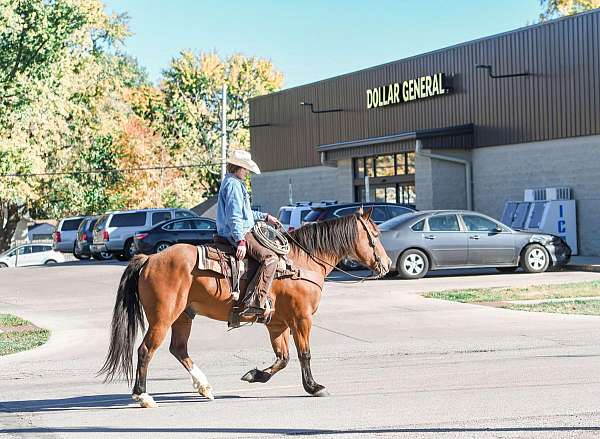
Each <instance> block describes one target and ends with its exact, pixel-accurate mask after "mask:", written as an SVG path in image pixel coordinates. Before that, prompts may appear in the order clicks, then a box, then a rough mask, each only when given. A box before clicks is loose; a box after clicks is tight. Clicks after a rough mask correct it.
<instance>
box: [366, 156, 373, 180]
mask: <svg viewBox="0 0 600 439" xmlns="http://www.w3.org/2000/svg"><path fill="white" fill-rule="evenodd" d="M365 172H366V174H367V176H368V177H375V173H374V168H373V157H367V158H365Z"/></svg>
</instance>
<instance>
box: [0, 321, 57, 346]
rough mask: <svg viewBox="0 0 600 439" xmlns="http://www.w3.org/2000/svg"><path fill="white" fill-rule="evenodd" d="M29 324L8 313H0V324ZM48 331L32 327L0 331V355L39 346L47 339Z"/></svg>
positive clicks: (14, 325)
mask: <svg viewBox="0 0 600 439" xmlns="http://www.w3.org/2000/svg"><path fill="white" fill-rule="evenodd" d="M26 325H31V322H29V321H27V320H23V319H21V318H19V317H17V316H13V315H10V314H0V326H2V327H4V328H5V329H4V330H5V331H6V328H7V327H17V326H26ZM49 337H50V331H48V330H46V329H41V328H37V327H32V329H31V330H28V331H16V332H8V331H6V332H2V333H0V355H8V354H14V353H16V352H21V351H26V350H28V349H32V348H35V347H37V346H41V345H43V344H44V343H46V342H47V341H48V338H49Z"/></svg>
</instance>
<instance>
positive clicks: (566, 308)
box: [506, 300, 600, 316]
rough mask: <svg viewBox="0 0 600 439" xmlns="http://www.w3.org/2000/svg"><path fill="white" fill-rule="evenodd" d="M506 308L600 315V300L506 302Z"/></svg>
mask: <svg viewBox="0 0 600 439" xmlns="http://www.w3.org/2000/svg"><path fill="white" fill-rule="evenodd" d="M506 308H509V309H516V310H520V311H533V312H554V313H560V314H585V315H591V316H600V300H573V301H569V302H550V303H540V304H537V305H517V304H516V303H507V304H506Z"/></svg>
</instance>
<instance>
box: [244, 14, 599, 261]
mask: <svg viewBox="0 0 600 439" xmlns="http://www.w3.org/2000/svg"><path fill="white" fill-rule="evenodd" d="M250 125H251V150H252V155H253V157H254V159H255V160H256V161H257V162H258V163H259V164H260V166H261V170H262V171H263V173H262V174H261V175H255V176H253V178H252V188H253V203H254V204H255V205H259V206H261V208H262V209H263V210H265V211H270V212H276V211H277V209H278V208H279V206H281V205H284V204H287V203H288V200H289V192H290V182H291V192H292V197H293V199H294V200H320V199H337V200H338V201H340V202H345V201H361V200H365V199H366V196H367V195H366V191H365V187H366V185H368V187H369V199H370V200H371V201H376V200H382V201H383V200H385V201H392V202H393V201H395V202H415V203H416V205H417V208H418V209H421V210H422V209H453V208H472V209H473V210H477V211H480V212H483V213H485V214H488V215H490V216H492V217H495V218H500V216H501V214H502V212H503V208H504V205H505V203H506V202H507V201H509V200H523V193H524V190H525V189H528V188H543V187H569V188H571V194H572V197H573V198H575V199H576V200H577V216H578V235H579V236H578V238H579V253H580V254H582V255H600V234H599V233H597V231H598V230H599V229H600V10H595V11H591V12H588V13H584V14H580V15H576V16H571V17H565V18H561V19H558V20H554V21H551V22H547V23H542V24H537V25H533V26H528V27H525V28H522V29H518V30H515V31H511V32H506V33H503V34H499V35H495V36H491V37H487V38H482V39H479V40H475V41H471V42H467V43H464V44H459V45H456V46H452V47H448V48H445V49H441V50H437V51H434V52H430V53H426V54H423V55H419V56H414V57H411V58H407V59H403V60H400V61H396V62H392V63H388V64H384V65H381V66H377V67H372V68H369V69H366V70H361V71H358V72H354V73H350V74H345V75H342V76H337V77H334V78H331V79H326V80H323V81H319V82H316V83H313V84H308V85H304V86H300V87H295V88H290V89H287V90H283V91H280V92H277V93H272V94H269V95H265V96H260V97H257V98H254V99H252V100H251V102H250ZM432 155H433V156H432ZM469 174H470V175H469ZM365 175H367V176H368V177H369V178H368V179H367V181H366V179H365V178H364V176H365Z"/></svg>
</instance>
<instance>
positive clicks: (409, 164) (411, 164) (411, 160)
mask: <svg viewBox="0 0 600 439" xmlns="http://www.w3.org/2000/svg"><path fill="white" fill-rule="evenodd" d="M406 173H407V174H414V173H415V153H414V152H408V153H406Z"/></svg>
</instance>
